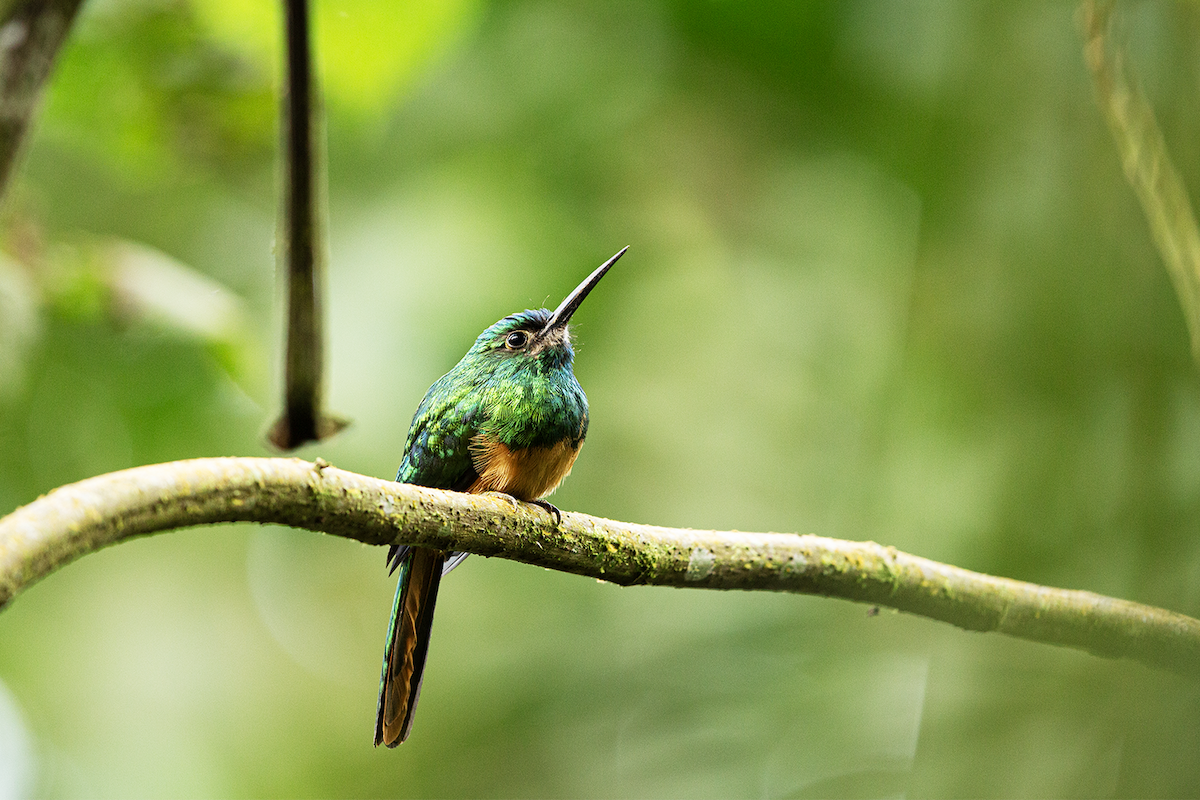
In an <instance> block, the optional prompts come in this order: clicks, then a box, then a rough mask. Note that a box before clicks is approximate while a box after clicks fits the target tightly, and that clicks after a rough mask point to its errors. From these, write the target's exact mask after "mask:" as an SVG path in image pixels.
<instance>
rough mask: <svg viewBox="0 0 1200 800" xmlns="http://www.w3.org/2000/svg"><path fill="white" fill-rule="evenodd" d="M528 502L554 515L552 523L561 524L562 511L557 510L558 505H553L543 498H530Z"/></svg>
mask: <svg viewBox="0 0 1200 800" xmlns="http://www.w3.org/2000/svg"><path fill="white" fill-rule="evenodd" d="M529 502H531V503H533V504H534V505H535V506H540V507H541V508H544V509H546V510H547V511H548V512H550V513H551V514H552V515H553V516H554V524H555V525H556V526H558V525H562V512H561V511H559V510H558V506H556V505H554V504H553V503H549V502H546V501H545V500H530V501H529Z"/></svg>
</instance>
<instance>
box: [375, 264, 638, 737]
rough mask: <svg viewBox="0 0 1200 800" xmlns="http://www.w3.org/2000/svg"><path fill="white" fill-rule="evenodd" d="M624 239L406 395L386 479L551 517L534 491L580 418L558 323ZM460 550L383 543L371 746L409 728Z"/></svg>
mask: <svg viewBox="0 0 1200 800" xmlns="http://www.w3.org/2000/svg"><path fill="white" fill-rule="evenodd" d="M628 249H629V248H628V247H626V248H624V249H623V250H621V252H619V253H617V254H616V255H615V256H613V257H612V258H610V259H609V260H608V261H606V262H604V263H603V264H601V265H600V266H599V267H598V268H597V269H596V270H595V271H594V272H593V273H592V274H591V275H589V276H588V277H587V278H586V279H585V280H584V281H583V283H581V284H579V285H578V286H577V287H575V291H573V292H571V293H570V294H569V295H567V299H565V300H563V301H562V303H561V304H560V305H559V306H558V308H556V309H555V310H554V311H553V312H551V311H548V310H546V309H544V308H541V309H537V310H536V311H529V310H526V311H521V312H518V313H516V314H512V315H510V316H507V317H505V318H504V319H502V320H500V321H499V322H497V323H496V324H495V325H492V326H491V327H490V328H488V329H487V330H485V331H484V332H483V333H481V334H480V335H479V338H478V339H476V340H475V344H474V345H472V346H471V349H470V350H468V351H467V354H466V355H465V356H463V358H462V360H461V361H459V362H458V363H457V364H456V365H455V366H454V368H453V369H451V370H450V371H449V372H447V373H446V374H445V375H443V376H442V377H441V378H439V379H438V380H437V382H435V383H434V384H433V386H431V387H429V391H428V392H426V394H425V399H423V400H422V401H421V404H420V405H419V406H417V413H416V414H415V415H414V416H413V420H412V425H411V426H410V427H409V430H408V439H407V440H406V441H405V443H404V459H403V460H402V461H401V462H400V469H399V471H398V472H397V473H396V480H397V481H400V482H401V483H415V484H417V485H418V486H430V487H433V488H435V489H452V490H454V491H459V492H476V493H480V492H500V493H502V494H505V495H508V496H510V497H512V498H515V499H516V500H523V501H526V502H530V503H536V504H537V505H539V506H541V507H542V508H544V509H546V510H547V511H548V512H549V513H551V514H552V515H553V516H554V518H555V521H556V522H560V521H561V520H562V515H561V513H560V512H559V510H558V509H557V508H555V507H554V506H552V505H551V504H550V503H548V502H546V501H545V500H543V499H542V498H544V497H545V496H547V495H548V494H550V493H551V492H553V491H554V490H555V488H556V487H557V486H558V485H559V484H560V483H561V482H562V480H563V478H565V477H567V475H568V474H570V472H571V465H572V464H574V463H575V457H576V456H577V455H579V448H580V446H582V445H583V438H584V436H586V435H587V429H588V404H587V397H586V396H585V395H584V393H583V389H582V388H580V386H579V382H578V381H576V380H575V373H574V372H573V371H572V369H571V366H572V362H573V361H574V358H575V351H574V350H572V349H571V337H570V334H569V332H568V330H567V323H568V322H570V320H571V315H572V314H574V313H575V310H576V309H578V308H579V305H580V303H582V302H583V300H584V298H585V297H587V296H588V293H589V292H591V291H592V289H593V288H595V286H596V284H597V283H599V282H600V279H601V278H603V277H604V274H605V273H606V272H608V270H609V268H610V267H611V266H612V265H613V264H615V263H616V261H617V259H618V258H620V257H621V256H623V255H624V254H625V250H628ZM466 556H467V554H466V553H456V552H447V551H444V550H432V549H429V548H426V547H409V546H407V545H405V546H399V545H393V546H392V547H391V549H390V550H388V567H389V569H390V570H391V571H395V570H396V569H397V568H398V569H399V571H400V578H399V581H398V583H397V585H396V598H395V600H393V601H392V618H391V621H390V622H389V623H388V637H387V644H386V645H385V648H384V651H383V674H382V676H381V678H380V682H379V707H378V711H377V713H376V717H375V745H376V746H377V747H378V746H379V745H380V744H381V743H382V744H386V745H387V746H388V747H395V746H396V745H398V744H400V743H401V742H403V741H404V740H405V739H407V738H408V734H409V731H411V730H412V724H413V711H414V710H415V709H416V706H417V697H418V696H419V695H420V693H421V676H422V673H423V672H424V669H425V654H426V653H427V652H428V648H429V629H430V625H431V624H432V623H433V607H434V603H435V602H436V601H437V592H438V585H439V583H441V579H442V576H443V575H445V574H446V573H447V572H449V571H450V570H451V569H453V568H454V567H455V566H457V565H458V563H459V562H461V561H462V559H464V558H466Z"/></svg>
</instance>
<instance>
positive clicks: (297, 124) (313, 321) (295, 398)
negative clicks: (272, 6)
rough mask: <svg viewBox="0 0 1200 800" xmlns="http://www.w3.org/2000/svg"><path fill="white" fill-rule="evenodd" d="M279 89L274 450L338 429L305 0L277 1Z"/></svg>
mask: <svg viewBox="0 0 1200 800" xmlns="http://www.w3.org/2000/svg"><path fill="white" fill-rule="evenodd" d="M283 5H284V18H285V26H286V39H287V46H286V50H287V77H286V80H287V87H286V89H285V90H284V96H283V105H282V111H283V120H284V124H283V129H284V130H283V138H284V152H285V157H284V170H283V205H284V210H283V216H284V220H283V228H284V231H283V234H284V235H283V242H282V248H283V254H282V260H283V262H284V263H285V264H286V265H287V271H286V272H287V282H288V291H287V354H286V356H285V360H286V366H285V368H284V384H285V387H284V409H283V416H281V417H280V418H279V420H278V421H277V422H276V423H275V425H274V426H272V428H271V431H270V433H269V434H268V435H267V438H268V439H269V440H270V441H271V443H272V444H273V445H275V446H276V447H278V448H280V449H281V450H293V449H295V448H297V447H299V446H301V445H303V444H305V443H307V442H314V441H319V440H321V439H324V438H325V437H327V436H332V435H333V434H335V433H337V432H338V431H339V430H341V429H342V428H343V427H345V425H346V423H345V421H344V420H341V419H337V418H334V417H327V416H325V414H324V409H323V395H324V378H323V372H324V357H323V352H322V348H323V338H322V335H321V327H322V317H321V302H320V299H321V289H322V269H321V267H322V258H323V256H324V248H323V245H322V239H321V230H320V227H321V218H320V214H319V213H318V201H319V198H320V195H319V193H318V190H317V181H318V179H319V176H322V175H324V172H322V171H321V170H319V169H318V163H317V157H318V153H319V152H320V148H319V147H318V145H317V131H318V130H319V129H320V125H319V124H318V123H317V114H318V113H319V112H318V109H319V103H317V102H314V100H315V97H316V92H315V91H314V88H313V79H312V72H313V70H312V54H311V51H310V47H309V21H308V2H307V0H284V4H283Z"/></svg>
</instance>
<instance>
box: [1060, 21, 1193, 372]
mask: <svg viewBox="0 0 1200 800" xmlns="http://www.w3.org/2000/svg"><path fill="white" fill-rule="evenodd" d="M1112 10H1113V3H1112V2H1095V0H1084V2H1083V3H1082V5H1081V6H1080V18H1081V22H1082V24H1083V31H1084V39H1085V44H1084V50H1083V53H1084V59H1085V60H1086V61H1087V65H1088V69H1089V70H1091V73H1092V82H1093V83H1094V84H1095V87H1096V100H1097V102H1098V103H1099V104H1100V108H1101V109H1102V110H1103V111H1104V118H1105V119H1106V120H1107V121H1108V127H1109V130H1110V131H1112V135H1113V139H1114V140H1115V141H1116V144H1117V152H1118V153H1119V154H1120V156H1121V166H1122V168H1123V169H1124V170H1125V177H1126V179H1128V181H1129V184H1130V185H1131V186H1132V187H1133V191H1134V193H1136V194H1137V198H1138V201H1139V202H1140V203H1141V205H1142V211H1143V212H1144V213H1145V215H1146V221H1147V222H1148V223H1149V224H1150V234H1151V236H1152V237H1153V238H1154V244H1155V246H1156V247H1157V248H1158V252H1159V254H1160V255H1161V256H1162V260H1163V262H1164V263H1165V264H1166V266H1167V272H1168V273H1169V274H1170V276H1171V282H1172V283H1174V284H1175V292H1176V294H1178V295H1179V304H1180V305H1181V306H1183V315H1184V319H1185V321H1186V322H1187V327H1188V333H1189V335H1190V336H1191V340H1192V342H1191V344H1192V358H1193V359H1194V360H1195V361H1196V362H1197V363H1198V364H1200V228H1197V225H1196V216H1195V214H1194V213H1193V212H1192V204H1191V201H1190V200H1189V199H1188V193H1187V188H1186V187H1185V186H1184V185H1183V179H1182V178H1181V177H1180V176H1179V172H1178V171H1177V170H1176V169H1175V165H1174V164H1172V163H1171V155H1170V153H1168V152H1167V143H1166V140H1165V139H1164V138H1163V135H1162V131H1161V130H1159V127H1158V121H1157V120H1156V119H1155V118H1154V109H1153V108H1151V106H1150V103H1149V101H1147V100H1146V98H1145V97H1144V96H1142V94H1141V93H1140V92H1139V91H1138V89H1137V87H1136V86H1134V85H1133V84H1132V83H1131V82H1130V81H1129V79H1128V77H1127V76H1126V75H1125V55H1124V53H1123V51H1122V48H1121V47H1120V45H1119V44H1117V43H1115V42H1111V41H1110V39H1111V37H1110V35H1109V34H1110V29H1111V26H1112Z"/></svg>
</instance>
